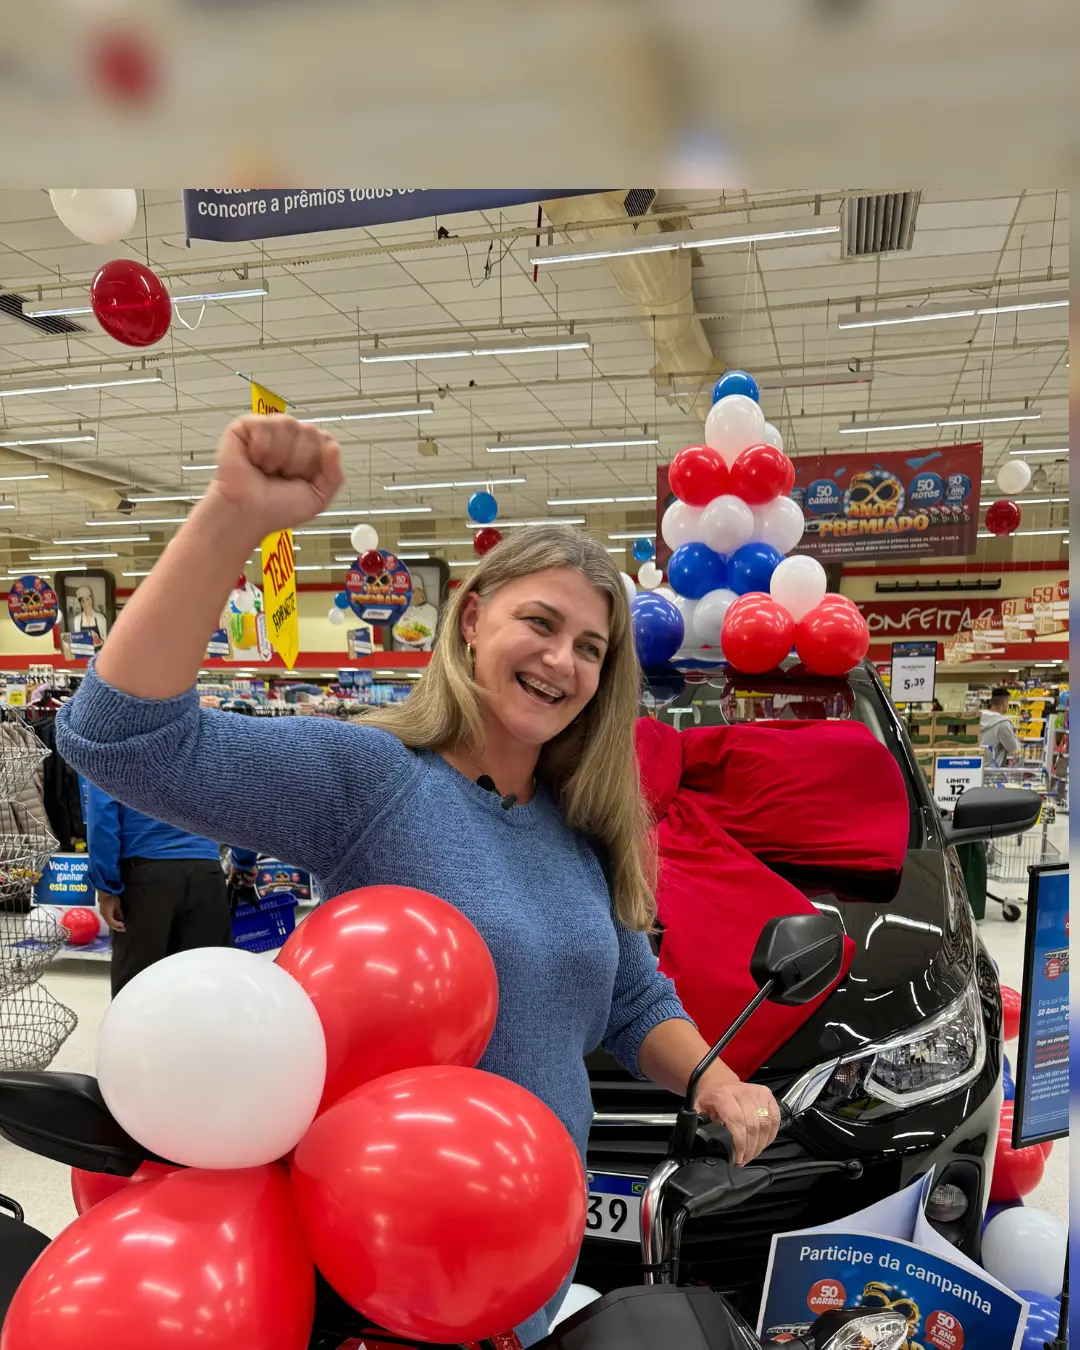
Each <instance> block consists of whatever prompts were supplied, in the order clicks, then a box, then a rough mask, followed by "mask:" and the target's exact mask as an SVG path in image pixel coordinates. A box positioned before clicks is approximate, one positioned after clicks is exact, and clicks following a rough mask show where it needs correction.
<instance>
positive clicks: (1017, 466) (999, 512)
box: [986, 459, 1031, 535]
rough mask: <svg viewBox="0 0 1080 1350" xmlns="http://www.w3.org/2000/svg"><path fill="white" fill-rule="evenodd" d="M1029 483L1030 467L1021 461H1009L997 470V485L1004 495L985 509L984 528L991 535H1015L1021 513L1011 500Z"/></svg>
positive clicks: (1021, 517)
mask: <svg viewBox="0 0 1080 1350" xmlns="http://www.w3.org/2000/svg"><path fill="white" fill-rule="evenodd" d="M1030 482H1031V466H1030V465H1029V464H1027V463H1025V461H1024V460H1022V459H1011V460H1010V461H1009V462H1008V464H1003V465H1002V466H1001V468H1000V469H999V470H998V475H997V485H998V487H999V488H1000V489H1001V490H1002V492H1004V493H1005V496H1004V497H1002V498H999V499H998V501H996V502H991V503H990V505H989V506H988V507H987V508H986V528H987V529H988V530H989V531H990V533H991V534H997V535H1003V534H1015V533H1016V531H1017V530H1018V529H1019V528H1020V521H1021V520H1022V519H1023V512H1022V511H1021V510H1020V507H1019V505H1018V504H1017V503H1016V502H1014V501H1013V500H1012V498H1013V497H1014V496H1015V495H1016V494H1017V493H1018V492H1023V491H1024V489H1025V488H1026V487H1027V486H1028V485H1029V484H1030Z"/></svg>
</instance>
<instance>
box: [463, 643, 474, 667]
mask: <svg viewBox="0 0 1080 1350" xmlns="http://www.w3.org/2000/svg"><path fill="white" fill-rule="evenodd" d="M465 652H466V655H467V656H468V658H469V674H470V675H475V674H476V648H475V647H474V646H473V645H472V643H471V642H466V644H465Z"/></svg>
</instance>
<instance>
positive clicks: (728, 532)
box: [701, 394, 754, 553]
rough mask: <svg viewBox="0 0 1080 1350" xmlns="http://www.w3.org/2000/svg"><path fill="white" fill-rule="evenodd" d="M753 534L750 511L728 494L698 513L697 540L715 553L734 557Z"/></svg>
mask: <svg viewBox="0 0 1080 1350" xmlns="http://www.w3.org/2000/svg"><path fill="white" fill-rule="evenodd" d="M730 397H731V398H737V397H740V395H736V394H732V395H730ZM722 401H723V400H721V402H722ZM753 534H754V513H753V511H751V509H750V508H749V506H747V504H746V503H745V502H744V501H743V500H742V498H741V497H735V496H732V494H731V493H730V492H725V493H724V494H723V496H721V497H714V498H713V499H712V501H711V502H710V503H709V504H708V506H707V507H706V508H705V509H704V511H702V513H701V538H702V540H703V541H704V542H705V543H706V544H708V546H709V547H710V548H711V549H712V550H713V551H714V552H715V553H734V551H735V550H736V549H737V548H741V547H742V546H743V544H748V543H749V542H750V540H751V538H752V537H753Z"/></svg>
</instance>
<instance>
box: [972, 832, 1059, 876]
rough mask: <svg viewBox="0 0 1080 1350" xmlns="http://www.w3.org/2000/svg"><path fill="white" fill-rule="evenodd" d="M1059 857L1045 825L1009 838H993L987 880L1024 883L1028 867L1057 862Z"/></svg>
mask: <svg viewBox="0 0 1080 1350" xmlns="http://www.w3.org/2000/svg"><path fill="white" fill-rule="evenodd" d="M1060 857H1061V854H1060V852H1059V851H1058V849H1057V848H1055V846H1054V845H1053V844H1051V843H1050V841H1049V840H1048V839H1047V837H1046V831H1045V829H1043V830H1034V831H1031V832H1030V833H1028V834H1014V835H1012V836H1011V837H1010V838H1008V839H992V840H991V841H990V843H989V844H988V845H987V848H986V877H987V880H988V881H1001V882H1007V883H1011V884H1013V885H1016V886H1019V885H1024V884H1026V883H1027V879H1028V868H1029V867H1037V866H1039V864H1041V863H1055V862H1057V861H1058V859H1059V858H1060Z"/></svg>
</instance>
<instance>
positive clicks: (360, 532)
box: [349, 525, 379, 558]
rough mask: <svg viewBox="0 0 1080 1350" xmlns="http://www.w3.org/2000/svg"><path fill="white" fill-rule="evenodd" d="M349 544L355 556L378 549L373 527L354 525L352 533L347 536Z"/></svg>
mask: <svg viewBox="0 0 1080 1350" xmlns="http://www.w3.org/2000/svg"><path fill="white" fill-rule="evenodd" d="M349 542H350V543H351V544H352V546H353V548H354V549H355V550H356V556H357V557H358V558H359V557H360V556H361V554H363V553H367V552H368V551H369V550H370V549H373V548H378V547H379V536H378V533H377V531H376V529H375V526H374V525H355V526H354V527H353V532H352V534H351V535H350V536H349Z"/></svg>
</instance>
